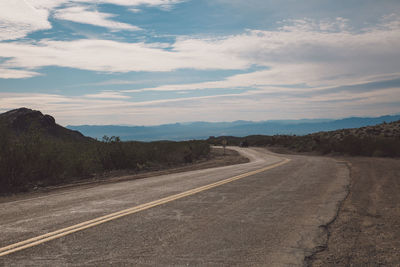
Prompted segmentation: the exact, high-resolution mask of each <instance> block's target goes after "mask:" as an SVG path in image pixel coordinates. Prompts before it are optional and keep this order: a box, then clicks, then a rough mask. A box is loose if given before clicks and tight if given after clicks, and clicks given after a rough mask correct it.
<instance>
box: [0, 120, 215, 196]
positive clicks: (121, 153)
mask: <svg viewBox="0 0 400 267" xmlns="http://www.w3.org/2000/svg"><path fill="white" fill-rule="evenodd" d="M209 151H210V147H209V144H208V143H207V142H205V141H186V142H150V143H142V142H121V141H120V140H119V138H117V137H111V138H108V137H106V138H105V139H103V141H96V140H92V141H79V142H77V141H72V140H70V141H66V140H62V139H57V138H51V137H48V136H45V135H43V133H41V132H40V131H37V130H30V131H27V132H25V133H23V134H20V135H15V134H13V133H11V132H10V131H8V130H7V128H6V127H4V126H2V125H0V193H9V192H17V191H24V190H27V189H29V188H32V187H34V186H41V185H43V186H44V185H55V184H59V183H63V182H67V181H72V180H77V179H82V178H87V177H90V176H93V175H94V174H97V173H104V172H108V171H112V170H132V171H141V170H144V169H148V168H150V167H154V168H165V167H168V166H175V165H179V164H185V163H190V162H192V161H195V160H198V159H200V158H202V157H206V156H207V155H208V153H209Z"/></svg>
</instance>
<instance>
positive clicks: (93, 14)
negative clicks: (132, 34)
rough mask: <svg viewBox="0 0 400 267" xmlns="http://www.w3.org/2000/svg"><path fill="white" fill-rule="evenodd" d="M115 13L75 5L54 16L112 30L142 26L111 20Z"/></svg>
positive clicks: (132, 29) (135, 28)
mask: <svg viewBox="0 0 400 267" xmlns="http://www.w3.org/2000/svg"><path fill="white" fill-rule="evenodd" d="M113 17H115V15H113V14H109V13H102V12H99V11H97V10H90V9H89V8H88V7H84V6H74V7H68V8H62V9H58V10H57V11H56V12H55V14H54V18H56V19H59V20H68V21H72V22H77V23H83V24H91V25H94V26H99V27H105V28H109V29H111V30H128V31H138V30H141V28H139V27H137V26H133V25H130V24H127V23H121V22H116V21H113V20H111V19H112V18H113Z"/></svg>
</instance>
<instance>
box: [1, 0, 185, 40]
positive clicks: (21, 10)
mask: <svg viewBox="0 0 400 267" xmlns="http://www.w3.org/2000/svg"><path fill="white" fill-rule="evenodd" d="M182 1H183V0H3V1H0V41H2V40H14V39H19V38H23V37H25V36H26V35H28V34H29V33H32V32H35V31H39V30H48V29H51V28H52V26H51V24H50V22H49V20H48V19H49V16H50V15H51V14H52V13H54V12H55V13H56V14H57V16H58V17H59V18H60V19H67V20H72V21H75V22H80V23H89V24H95V25H98V26H102V27H107V28H111V29H114V30H116V29H117V30H138V28H137V27H136V26H132V25H129V24H125V23H118V22H114V21H112V20H110V18H112V15H111V14H107V13H100V12H98V13H96V12H90V11H87V10H82V9H83V7H75V9H74V8H72V9H68V8H67V9H64V11H65V12H68V13H66V14H61V13H60V12H56V10H57V8H60V7H62V6H65V5H71V4H75V5H82V4H86V5H87V4H91V5H97V4H115V5H121V6H127V7H132V8H134V7H139V6H142V5H144V6H152V7H160V8H162V9H166V10H168V9H170V8H171V7H172V6H173V5H175V4H178V3H180V2H182ZM79 14H81V15H82V16H79Z"/></svg>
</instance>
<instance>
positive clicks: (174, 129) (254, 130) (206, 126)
mask: <svg viewBox="0 0 400 267" xmlns="http://www.w3.org/2000/svg"><path fill="white" fill-rule="evenodd" d="M396 120H400V115H388V116H382V117H377V118H357V117H352V118H345V119H340V120H331V119H316V120H281V121H263V122H252V121H234V122H192V123H176V124H165V125H159V126H117V125H103V126H99V125H79V126H67V128H69V129H71V130H77V131H79V132H81V133H83V134H84V135H86V136H90V137H93V138H99V139H101V138H102V137H103V136H104V135H107V136H119V137H120V138H121V139H122V140H138V141H153V140H175V141H178V140H189V139H207V138H208V137H209V136H221V135H230V136H247V135H254V134H262V135H276V134H296V135H305V134H309V133H315V132H320V131H332V130H338V129H347V128H358V127H364V126H371V125H376V124H379V123H382V122H392V121H396Z"/></svg>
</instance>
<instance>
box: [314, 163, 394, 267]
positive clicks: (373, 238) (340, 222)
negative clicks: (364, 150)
mask: <svg viewBox="0 0 400 267" xmlns="http://www.w3.org/2000/svg"><path fill="white" fill-rule="evenodd" d="M346 160H347V161H349V162H350V163H351V164H352V168H351V178H352V181H351V185H350V192H349V195H348V197H347V198H346V199H345V201H344V202H343V205H342V207H341V209H340V211H339V214H338V217H337V218H336V220H335V221H334V222H333V223H332V224H331V225H329V227H328V231H329V239H328V244H327V248H326V249H325V250H324V251H323V252H320V253H318V254H316V255H315V256H314V257H313V258H312V259H311V261H310V262H309V265H310V266H399V265H400V204H399V203H400V159H383V158H346Z"/></svg>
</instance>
